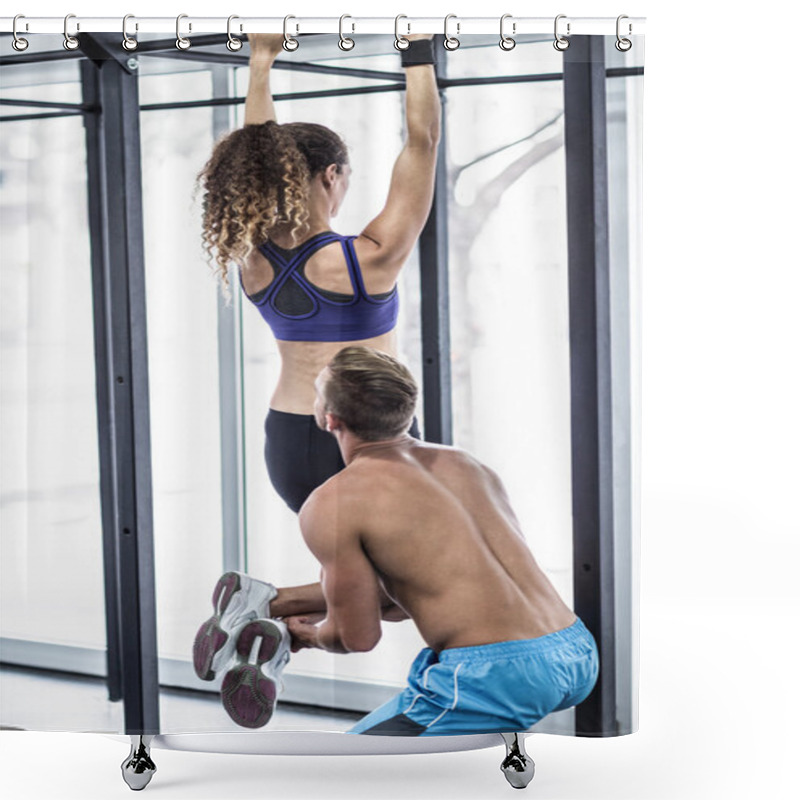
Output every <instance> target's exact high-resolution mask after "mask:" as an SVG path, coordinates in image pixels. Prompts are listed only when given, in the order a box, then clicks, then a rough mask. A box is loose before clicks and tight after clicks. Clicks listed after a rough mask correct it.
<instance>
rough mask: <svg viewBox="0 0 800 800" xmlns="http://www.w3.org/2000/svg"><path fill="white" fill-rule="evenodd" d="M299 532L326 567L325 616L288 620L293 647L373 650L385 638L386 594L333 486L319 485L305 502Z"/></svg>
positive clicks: (351, 520)
mask: <svg viewBox="0 0 800 800" xmlns="http://www.w3.org/2000/svg"><path fill="white" fill-rule="evenodd" d="M300 529H301V531H302V533H303V538H304V539H305V541H306V544H307V545H308V547H309V549H310V550H311V552H312V553H313V554H314V556H315V557H316V558H317V560H318V561H319V562H320V564H321V566H322V581H321V585H322V591H323V594H324V595H325V602H326V608H327V615H326V617H325V619H324V620H323V621H322V622H321V623H320V624H319V625H311V624H309V623H306V622H302V621H301V620H300V619H292V620H289V631H290V632H291V633H292V636H293V639H294V641H293V645H294V646H295V647H298V648H299V647H317V648H320V649H322V650H329V651H331V652H334V653H354V652H366V651H367V650H372V649H373V648H374V647H375V645H376V644H377V643H378V641H379V640H380V638H381V613H382V609H381V604H382V601H383V600H384V599H385V596H384V594H383V592H382V590H381V586H380V583H379V581H378V576H377V575H376V573H375V570H374V569H373V567H372V564H371V563H370V561H369V559H368V558H367V556H366V554H365V553H364V550H363V548H362V547H361V539H360V537H359V535H358V529H357V527H356V525H355V523H354V520H353V519H352V518H350V517H349V516H348V509H347V504H346V503H343V502H341V498H340V497H339V496H338V495H337V491H336V488H335V487H331V486H325V487H321V488H320V489H318V490H317V491H316V492H314V494H313V495H312V496H311V497H310V498H309V499H308V500H307V501H306V504H305V505H304V506H303V508H302V511H301V513H300Z"/></svg>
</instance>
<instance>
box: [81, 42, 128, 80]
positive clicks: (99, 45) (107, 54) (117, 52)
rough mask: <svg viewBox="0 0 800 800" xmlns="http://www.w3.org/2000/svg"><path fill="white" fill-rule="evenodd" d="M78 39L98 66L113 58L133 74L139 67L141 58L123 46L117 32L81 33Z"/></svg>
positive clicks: (83, 49) (82, 48) (84, 51)
mask: <svg viewBox="0 0 800 800" xmlns="http://www.w3.org/2000/svg"><path fill="white" fill-rule="evenodd" d="M78 41H79V42H80V48H81V50H82V51H83V53H84V54H85V55H86V57H87V58H88V59H89V60H90V61H91V62H93V63H94V64H95V65H96V66H98V67H102V66H103V63H104V62H106V61H109V60H111V61H116V62H117V63H118V64H119V65H120V66H121V67H122V68H123V69H124V70H125V71H126V72H128V73H129V74H131V75H133V74H134V73H135V72H136V71H137V70H138V68H139V60H138V59H137V58H134V57H133V56H131V54H130V53H129V52H128V51H127V50H124V49H123V48H122V44H121V41H122V40H121V39H120V38H119V35H118V34H116V33H81V35H80V37H79V39H78Z"/></svg>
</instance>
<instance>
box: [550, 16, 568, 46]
mask: <svg viewBox="0 0 800 800" xmlns="http://www.w3.org/2000/svg"><path fill="white" fill-rule="evenodd" d="M566 18H567V15H566V14H559V15H558V16H557V17H556V21H555V26H554V28H553V30H554V32H555V36H556V40H555V41H554V42H553V47H555V49H556V50H558V51H559V52H560V53H563V52H564V50H566V49H567V48H568V47H569V39H567V38H566V37H564V36H562V35H561V34H560V33H559V32H558V21H559V20H560V19H566ZM569 29H570V24H569V22H568V23H567V36H569Z"/></svg>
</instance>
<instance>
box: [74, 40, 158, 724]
mask: <svg viewBox="0 0 800 800" xmlns="http://www.w3.org/2000/svg"><path fill="white" fill-rule="evenodd" d="M116 40H117V37H116V36H114V35H112V34H96V35H86V34H84V35H83V36H81V48H82V49H83V51H84V52H85V53H86V55H87V56H88V59H89V60H88V61H86V62H84V63H83V65H82V68H81V79H82V82H83V92H84V99H85V100H86V101H87V104H88V105H90V106H91V107H97V108H98V109H99V110H98V112H97V113H92V114H87V116H86V117H85V121H86V148H87V162H88V170H89V175H88V179H89V220H90V228H91V251H92V294H93V303H94V325H95V364H96V367H95V369H96V384H97V407H98V442H99V448H100V466H101V484H100V486H101V505H102V517H103V556H104V571H105V578H106V581H105V590H106V626H107V633H108V674H109V695H110V696H111V698H112V699H118V698H120V697H121V699H122V701H123V703H124V711H125V733H128V734H155V733H158V732H159V703H158V701H159V692H158V685H159V684H158V647H157V641H156V598H155V558H154V553H153V511H152V487H151V460H150V411H149V391H148V369H147V312H146V298H145V283H144V230H143V220H142V185H141V164H140V156H139V150H140V148H139V89H138V83H137V76H136V73H135V72H134V71H133V70H131V69H130V67H129V66H128V64H127V60H128V59H127V56H125V54H124V53H122V54H119V53H118V52H117V51H118V50H119V49H120V48H119V47H118V45H119V43H118V42H117V41H116ZM118 56H119V57H118ZM112 232H113V235H112Z"/></svg>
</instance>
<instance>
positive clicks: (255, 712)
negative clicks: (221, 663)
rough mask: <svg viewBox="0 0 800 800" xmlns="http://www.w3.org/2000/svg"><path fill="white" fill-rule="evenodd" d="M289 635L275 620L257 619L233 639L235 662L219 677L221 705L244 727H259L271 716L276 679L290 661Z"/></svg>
mask: <svg viewBox="0 0 800 800" xmlns="http://www.w3.org/2000/svg"><path fill="white" fill-rule="evenodd" d="M290 644H291V637H290V635H289V630H288V629H287V627H286V625H285V624H284V623H283V622H281V621H280V620H276V619H257V620H255V621H254V622H249V623H248V624H247V625H245V627H244V628H242V630H241V632H240V633H239V636H238V638H237V639H236V654H235V658H236V660H237V663H236V664H235V665H234V666H233V667H232V668H231V669H229V670H228V672H226V673H225V677H224V678H223V680H222V691H221V696H222V705H223V706H224V708H225V710H226V711H227V712H228V716H230V718H231V719H232V720H233V721H234V722H235V723H236V724H237V725H241V726H242V727H244V728H260V727H262V726H263V725H266V724H267V723H268V722H269V721H270V719H271V718H272V714H273V712H274V710H275V705H276V702H277V698H278V682H279V681H280V676H281V673H282V672H283V669H284V667H285V666H286V665H287V664H288V663H289V657H290Z"/></svg>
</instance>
